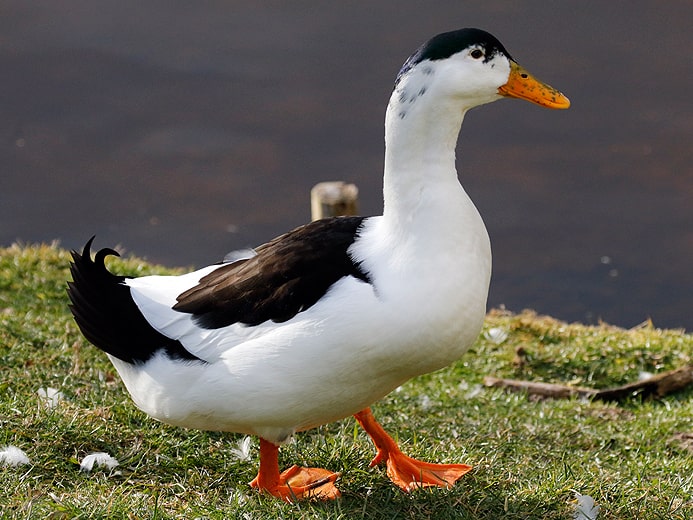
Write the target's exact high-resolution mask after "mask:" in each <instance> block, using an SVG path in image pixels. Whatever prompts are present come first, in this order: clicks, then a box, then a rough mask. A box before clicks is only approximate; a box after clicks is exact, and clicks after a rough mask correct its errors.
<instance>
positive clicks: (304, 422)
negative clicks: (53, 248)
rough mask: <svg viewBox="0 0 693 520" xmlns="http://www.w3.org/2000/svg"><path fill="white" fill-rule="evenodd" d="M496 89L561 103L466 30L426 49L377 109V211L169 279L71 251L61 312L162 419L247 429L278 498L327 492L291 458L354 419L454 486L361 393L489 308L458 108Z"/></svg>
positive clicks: (405, 467) (449, 469)
mask: <svg viewBox="0 0 693 520" xmlns="http://www.w3.org/2000/svg"><path fill="white" fill-rule="evenodd" d="M503 98H518V99H523V100H526V101H529V102H532V103H534V104H537V105H539V106H542V107H547V108H552V109H565V108H568V107H569V106H570V101H569V100H568V98H567V97H566V96H565V95H563V94H562V93H561V92H559V91H558V90H556V89H554V88H553V87H551V86H549V85H547V84H546V83H543V82H541V81H540V80H538V79H537V78H535V77H534V76H532V75H531V74H530V73H529V72H527V71H526V70H525V69H524V68H522V67H521V66H520V65H519V64H518V63H517V62H516V61H515V60H514V59H513V58H512V57H511V55H510V54H509V53H508V51H507V50H506V49H505V47H504V46H503V45H502V44H501V42H500V41H499V40H498V39H497V38H496V37H494V36H493V35H491V34H490V33H488V32H486V31H484V30H481V29H476V28H465V29H458V30H454V31H449V32H444V33H441V34H438V35H436V36H434V37H433V38H431V39H429V40H428V41H426V42H425V43H423V45H421V46H420V47H419V48H418V49H417V50H416V51H415V52H414V53H413V54H412V55H411V56H410V57H409V58H408V59H407V60H406V61H405V62H404V65H403V66H402V68H401V70H400V72H399V74H398V75H397V77H396V80H395V83H394V89H393V91H392V95H391V97H390V99H389V103H388V105H387V110H386V114H385V158H384V180H383V212H382V215H379V216H369V217H363V216H342V217H331V218H327V219H322V220H317V221H314V222H311V223H309V224H306V225H303V226H300V227H298V228H296V229H293V230H292V231H289V232H287V233H285V234H283V235H281V236H279V237H277V238H274V239H273V240H271V241H269V242H267V243H265V244H263V245H260V246H259V247H257V248H255V249H253V250H251V251H249V252H248V253H246V254H244V255H241V258H236V259H234V260H233V261H227V262H221V263H216V264H213V265H210V266H208V267H204V268H201V269H198V270H195V271H193V272H189V273H186V274H182V275H150V276H142V277H125V276H122V275H118V274H114V273H112V272H110V271H109V270H108V268H107V267H106V258H107V257H109V256H117V255H118V252H117V251H115V250H113V249H110V248H104V249H101V250H99V251H98V252H96V253H95V254H94V257H93V259H92V244H93V240H94V237H92V238H91V239H90V240H89V241H88V242H87V243H86V245H85V246H84V248H83V249H82V251H81V252H77V251H76V250H73V251H72V261H71V265H70V269H71V275H72V280H71V281H69V282H68V287H67V291H68V295H69V298H70V309H71V312H72V315H73V317H74V320H75V321H76V324H77V326H78V327H79V329H80V331H81V333H82V334H83V335H84V337H85V338H86V339H87V340H88V341H89V342H90V343H92V344H93V345H95V346H96V347H98V348H99V349H101V350H102V351H104V352H105V353H106V354H107V356H108V358H109V359H110V361H111V363H112V364H113V366H114V368H115V370H116V371H117V373H118V375H119V376H120V378H121V379H122V381H123V383H124V385H125V387H126V389H127V391H128V393H129V394H130V396H131V398H132V400H133V401H134V403H135V405H136V406H137V407H139V408H140V409H141V410H142V411H143V412H144V413H145V414H147V415H149V416H150V417H152V418H154V419H156V420H159V421H162V422H164V423H167V424H170V425H174V426H179V427H184V428H193V429H200V430H212V431H223V432H235V433H239V434H245V435H249V436H256V437H259V443H260V447H259V469H258V473H257V476H256V477H255V479H253V481H252V482H251V483H250V484H251V486H252V487H254V488H257V489H258V490H260V491H261V492H264V493H268V494H270V495H273V496H275V497H277V498H279V499H282V500H286V501H290V502H291V501H295V500H299V499H307V498H321V499H334V498H337V497H339V496H340V491H339V489H338V488H337V486H336V484H335V483H336V481H337V479H338V477H339V476H340V474H339V473H336V472H333V471H330V470H328V469H324V468H306V467H300V466H292V467H290V468H288V469H286V470H284V471H281V470H280V467H279V463H278V452H279V448H280V446H281V445H282V444H284V443H286V442H287V441H289V440H290V439H292V437H293V436H294V435H295V434H296V433H297V432H302V431H305V430H309V429H311V428H315V427H318V426H320V425H323V424H327V423H331V422H333V421H338V420H341V419H344V418H347V417H350V416H353V417H354V418H355V419H356V421H357V422H358V424H359V425H360V426H361V427H362V428H363V429H364V430H365V432H366V433H367V434H368V435H369V436H370V438H371V439H372V441H373V444H374V447H375V451H376V455H375V457H374V458H373V459H372V461H371V463H370V465H371V466H376V465H379V464H385V465H386V472H387V475H388V477H389V478H390V480H391V481H392V482H393V483H394V484H395V485H396V486H398V487H399V488H401V489H402V490H404V491H407V492H408V491H413V490H415V489H419V488H424V487H442V488H448V487H451V486H453V485H454V484H455V483H456V482H457V480H458V479H460V477H462V476H463V475H464V474H466V473H468V472H469V471H470V470H471V469H472V467H471V466H470V465H467V464H461V463H459V464H442V463H432V462H426V461H421V460H417V459H414V458H412V457H409V456H407V455H405V454H404V453H403V452H402V451H401V449H400V448H399V446H398V444H397V442H396V441H395V440H394V439H393V437H392V436H391V435H389V434H388V433H387V432H386V431H385V430H384V428H383V427H382V426H381V425H380V424H379V423H378V421H377V420H376V418H375V416H374V414H373V412H372V410H371V405H372V404H373V403H375V402H376V401H378V400H379V399H381V398H383V397H384V396H386V395H387V394H388V393H390V392H392V391H393V390H394V389H396V388H398V387H399V386H401V385H402V384H403V383H405V382H406V381H408V380H409V379H412V378H414V377H416V376H419V375H421V374H425V373H428V372H432V371H435V370H438V369H441V368H443V367H446V366H448V365H450V364H451V363H453V362H455V361H456V360H458V359H459V358H460V357H461V356H462V355H463V354H464V353H465V351H467V349H468V348H469V347H470V345H471V344H472V343H473V342H474V341H475V340H476V338H477V337H478V335H479V333H480V331H481V329H482V326H483V322H484V318H485V315H486V301H487V296H488V289H489V282H490V276H491V247H490V241H489V236H488V233H487V231H486V228H485V226H484V223H483V220H482V218H481V216H480V214H479V212H478V211H477V209H476V207H475V206H474V203H473V202H472V201H471V199H470V197H469V196H468V195H467V193H466V192H465V190H464V188H463V187H462V185H461V184H460V181H459V179H458V175H457V171H456V166H455V152H456V144H457V138H458V134H459V132H460V128H461V125H462V121H463V119H464V116H465V114H466V113H467V111H469V110H470V109H472V108H474V107H477V106H480V105H483V104H486V103H490V102H493V101H496V100H499V99H503Z"/></svg>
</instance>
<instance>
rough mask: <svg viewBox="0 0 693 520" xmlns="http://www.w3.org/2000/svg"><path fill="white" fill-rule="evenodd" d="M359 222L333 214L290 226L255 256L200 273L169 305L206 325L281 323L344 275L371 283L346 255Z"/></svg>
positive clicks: (258, 250)
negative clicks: (286, 231)
mask: <svg viewBox="0 0 693 520" xmlns="http://www.w3.org/2000/svg"><path fill="white" fill-rule="evenodd" d="M363 221H364V217H335V218H329V219H323V220H318V221H315V222H311V223H310V224H307V225H305V226H301V227H299V228H296V229H294V230H293V231H290V232H288V233H286V234H284V235H281V236H280V237H278V238H275V239H274V240H272V241H271V242H268V243H267V244H264V245H262V246H260V247H258V248H257V249H256V252H257V255H256V256H253V257H251V258H247V259H243V260H239V261H237V262H234V263H231V264H227V265H224V266H222V267H220V268H218V269H216V270H214V271H213V272H212V273H210V274H209V275H207V276H205V277H203V278H202V279H201V280H200V282H199V284H198V285H196V286H195V287H193V288H192V289H189V290H188V291H185V292H184V293H182V294H181V295H180V296H178V303H177V304H176V305H175V306H174V307H173V308H174V309H175V310H177V311H181V312H187V313H190V314H193V315H194V316H195V320H196V323H197V324H198V325H200V326H201V327H204V328H209V329H213V328H220V327H225V326H228V325H231V324H232V323H243V324H246V325H259V324H260V323H263V322H266V321H269V320H271V321H274V322H278V323H281V322H284V321H287V320H289V319H291V318H292V317H294V316H295V315H296V314H298V313H299V312H301V311H302V310H305V309H308V308H310V307H311V306H312V305H314V304H315V303H316V302H317V301H318V300H319V299H320V298H322V296H323V295H324V294H325V293H326V292H327V291H328V289H329V288H330V287H331V286H332V284H334V283H335V282H337V281H338V280H339V279H341V278H343V277H344V276H353V277H355V278H358V279H359V280H362V281H364V282H367V283H371V280H370V279H369V277H368V274H367V273H366V272H365V271H364V270H363V269H362V268H361V267H360V265H359V264H358V263H356V262H354V261H353V260H352V258H351V257H350V255H349V253H348V249H349V247H350V246H351V244H353V242H354V240H355V239H356V238H357V236H358V230H359V228H360V227H361V225H362V223H363Z"/></svg>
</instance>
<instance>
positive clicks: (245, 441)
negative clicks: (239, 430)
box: [231, 436, 252, 462]
mask: <svg viewBox="0 0 693 520" xmlns="http://www.w3.org/2000/svg"><path fill="white" fill-rule="evenodd" d="M251 442H252V439H251V438H250V437H248V436H246V437H243V438H242V439H241V440H240V441H238V444H237V446H238V447H237V448H231V455H233V456H234V457H235V458H237V459H238V460H240V461H241V462H246V461H249V460H250V448H251Z"/></svg>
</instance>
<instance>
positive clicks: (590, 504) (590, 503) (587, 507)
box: [573, 493, 599, 520]
mask: <svg viewBox="0 0 693 520" xmlns="http://www.w3.org/2000/svg"><path fill="white" fill-rule="evenodd" d="M598 515H599V506H598V505H597V504H595V503H594V498H592V497H591V496H589V495H581V494H580V493H575V513H574V514H573V518H574V520H596V518H597V516H598Z"/></svg>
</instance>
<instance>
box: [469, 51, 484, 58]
mask: <svg viewBox="0 0 693 520" xmlns="http://www.w3.org/2000/svg"><path fill="white" fill-rule="evenodd" d="M469 55H470V56H471V57H472V58H474V59H475V60H478V59H479V58H483V57H484V52H483V51H482V50H481V49H474V50H473V51H472V52H470V53H469Z"/></svg>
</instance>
